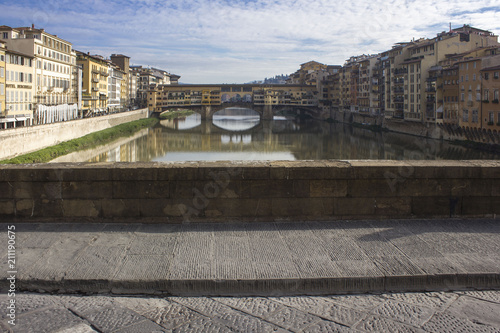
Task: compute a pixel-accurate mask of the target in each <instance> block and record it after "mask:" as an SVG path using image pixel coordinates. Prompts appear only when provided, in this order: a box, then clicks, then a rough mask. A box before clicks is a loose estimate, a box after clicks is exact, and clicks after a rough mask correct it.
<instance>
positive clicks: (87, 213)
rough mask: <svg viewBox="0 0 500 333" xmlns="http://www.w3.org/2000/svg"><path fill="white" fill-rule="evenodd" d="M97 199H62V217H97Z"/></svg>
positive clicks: (98, 208)
mask: <svg viewBox="0 0 500 333" xmlns="http://www.w3.org/2000/svg"><path fill="white" fill-rule="evenodd" d="M100 205H101V203H100V202H99V201H92V200H63V201H62V208H63V214H64V217H98V216H99V213H100V210H101V207H100Z"/></svg>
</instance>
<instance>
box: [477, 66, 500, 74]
mask: <svg viewBox="0 0 500 333" xmlns="http://www.w3.org/2000/svg"><path fill="white" fill-rule="evenodd" d="M496 70H500V65H498V66H493V67H487V68H483V69H481V72H486V71H496Z"/></svg>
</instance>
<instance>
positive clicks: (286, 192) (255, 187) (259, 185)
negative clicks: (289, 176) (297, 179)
mask: <svg viewBox="0 0 500 333" xmlns="http://www.w3.org/2000/svg"><path fill="white" fill-rule="evenodd" d="M241 193H242V196H243V197H244V198H256V199H258V198H283V197H285V198H287V197H292V196H293V181H290V180H281V179H276V180H250V181H245V180H244V181H242V182H241Z"/></svg>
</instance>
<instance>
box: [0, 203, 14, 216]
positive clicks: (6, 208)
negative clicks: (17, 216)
mask: <svg viewBox="0 0 500 333" xmlns="http://www.w3.org/2000/svg"><path fill="white" fill-rule="evenodd" d="M2 215H4V216H5V215H7V216H9V215H10V216H13V215H14V202H13V201H5V200H2V201H0V216H2Z"/></svg>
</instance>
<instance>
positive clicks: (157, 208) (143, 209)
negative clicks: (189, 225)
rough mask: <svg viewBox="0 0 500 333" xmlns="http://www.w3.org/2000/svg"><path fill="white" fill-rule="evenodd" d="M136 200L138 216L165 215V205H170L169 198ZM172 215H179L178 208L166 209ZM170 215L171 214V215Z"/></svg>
mask: <svg viewBox="0 0 500 333" xmlns="http://www.w3.org/2000/svg"><path fill="white" fill-rule="evenodd" d="M135 201H137V204H138V207H139V213H140V216H143V217H162V216H165V207H167V206H168V205H171V204H172V202H171V200H168V199H140V200H135ZM167 212H169V213H174V214H172V215H175V216H180V215H182V214H180V210H179V209H177V211H176V210H170V211H169V210H167ZM172 215H171V216H172Z"/></svg>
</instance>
